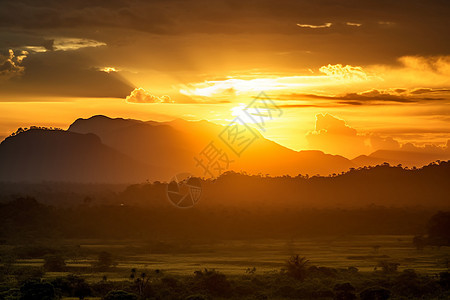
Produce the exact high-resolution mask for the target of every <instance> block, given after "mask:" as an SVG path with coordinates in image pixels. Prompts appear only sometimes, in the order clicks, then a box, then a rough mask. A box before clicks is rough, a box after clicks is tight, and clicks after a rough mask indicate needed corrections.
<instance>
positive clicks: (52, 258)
mask: <svg viewBox="0 0 450 300" xmlns="http://www.w3.org/2000/svg"><path fill="white" fill-rule="evenodd" d="M65 268H66V262H65V261H64V258H63V257H62V256H61V255H59V254H47V255H46V256H45V257H44V269H45V270H46V271H50V272H61V271H64V270H65Z"/></svg>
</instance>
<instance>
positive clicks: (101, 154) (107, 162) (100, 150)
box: [0, 129, 159, 183]
mask: <svg viewBox="0 0 450 300" xmlns="http://www.w3.org/2000/svg"><path fill="white" fill-rule="evenodd" d="M0 166H1V168H0V180H1V181H6V182H14V181H29V182H37V181H67V182H93V183H101V182H102V183H103V182H111V183H119V182H137V181H139V182H140V181H142V180H144V179H145V178H149V179H153V178H151V177H150V176H149V175H150V173H149V172H148V170H149V169H152V170H154V171H155V173H156V172H158V171H159V170H158V169H157V168H156V167H150V166H146V165H143V164H142V163H138V162H137V161H135V160H134V159H132V158H130V157H128V156H126V155H124V154H122V153H120V152H119V151H117V150H115V149H113V148H111V147H109V146H106V145H105V144H103V143H102V142H101V141H100V138H99V137H98V136H96V135H94V134H79V133H74V132H68V131H62V130H43V129H31V130H28V131H25V132H22V133H20V134H18V135H16V136H12V137H8V138H6V139H5V140H4V141H3V142H2V143H1V144H0Z"/></svg>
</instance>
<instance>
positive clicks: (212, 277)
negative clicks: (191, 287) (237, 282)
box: [194, 269, 231, 297]
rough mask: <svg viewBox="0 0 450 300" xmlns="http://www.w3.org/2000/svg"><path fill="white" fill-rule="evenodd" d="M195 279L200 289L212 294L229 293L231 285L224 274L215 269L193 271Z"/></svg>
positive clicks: (224, 294) (224, 295)
mask: <svg viewBox="0 0 450 300" xmlns="http://www.w3.org/2000/svg"><path fill="white" fill-rule="evenodd" d="M194 273H195V280H196V281H197V282H198V283H199V285H200V287H201V289H203V290H206V291H207V292H208V293H210V294H212V295H214V296H222V297H226V296H229V295H230V294H231V285H230V283H229V282H228V280H227V278H226V276H225V275H224V274H222V273H219V272H217V271H215V270H208V269H205V270H204V271H195V272H194Z"/></svg>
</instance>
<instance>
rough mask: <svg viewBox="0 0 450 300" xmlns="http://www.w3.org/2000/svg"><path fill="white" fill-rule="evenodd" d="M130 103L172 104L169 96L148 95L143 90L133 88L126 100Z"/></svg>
mask: <svg viewBox="0 0 450 300" xmlns="http://www.w3.org/2000/svg"><path fill="white" fill-rule="evenodd" d="M126 101H127V102H130V103H174V102H175V101H173V100H172V99H171V98H170V96H168V95H164V96H161V97H158V96H155V95H152V94H150V93H149V92H148V91H146V90H145V89H143V88H135V89H134V90H133V91H132V92H131V94H130V95H128V96H127V98H126Z"/></svg>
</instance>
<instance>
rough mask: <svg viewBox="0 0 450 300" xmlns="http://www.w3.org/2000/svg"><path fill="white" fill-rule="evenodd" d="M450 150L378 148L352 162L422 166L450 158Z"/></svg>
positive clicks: (359, 163) (359, 165) (371, 164)
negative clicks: (428, 150)
mask: <svg viewBox="0 0 450 300" xmlns="http://www.w3.org/2000/svg"><path fill="white" fill-rule="evenodd" d="M449 159H450V151H448V150H447V151H445V150H442V151H435V152H431V151H430V152H426V151H407V150H377V151H375V152H373V153H371V154H370V155H360V156H358V157H356V158H354V159H352V162H353V163H354V164H355V165H356V166H358V167H363V166H375V165H379V164H382V163H384V162H388V163H389V164H391V165H399V164H401V165H403V166H405V167H422V166H424V165H427V164H429V163H431V162H434V161H437V160H441V161H445V160H449Z"/></svg>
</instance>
